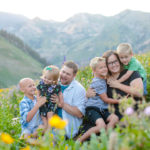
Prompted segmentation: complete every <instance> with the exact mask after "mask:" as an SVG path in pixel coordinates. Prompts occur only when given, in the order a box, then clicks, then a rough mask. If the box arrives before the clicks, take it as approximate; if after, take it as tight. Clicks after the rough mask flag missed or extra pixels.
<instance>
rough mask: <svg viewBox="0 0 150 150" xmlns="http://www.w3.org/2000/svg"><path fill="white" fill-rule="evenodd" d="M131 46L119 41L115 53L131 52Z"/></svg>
mask: <svg viewBox="0 0 150 150" xmlns="http://www.w3.org/2000/svg"><path fill="white" fill-rule="evenodd" d="M132 52H133V50H132V46H131V44H129V43H121V44H119V45H118V47H117V54H124V53H126V54H132Z"/></svg>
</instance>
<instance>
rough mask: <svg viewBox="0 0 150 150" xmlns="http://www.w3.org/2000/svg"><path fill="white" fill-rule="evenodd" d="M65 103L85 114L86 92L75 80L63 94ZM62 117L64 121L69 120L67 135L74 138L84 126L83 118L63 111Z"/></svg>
mask: <svg viewBox="0 0 150 150" xmlns="http://www.w3.org/2000/svg"><path fill="white" fill-rule="evenodd" d="M63 96H64V102H65V103H67V104H69V105H71V106H76V107H77V108H78V109H79V110H80V112H81V113H82V114H83V115H84V114H85V102H86V91H85V89H84V87H83V86H82V85H81V84H80V83H79V82H78V81H76V80H73V81H72V82H71V83H70V85H69V87H68V88H66V89H65V90H64V92H63ZM62 116H63V119H64V120H68V124H67V126H66V135H67V137H68V138H71V137H74V136H75V135H76V134H77V133H78V130H79V127H80V125H81V124H82V118H78V117H76V116H73V115H71V114H69V113H68V112H66V111H65V110H63V109H62Z"/></svg>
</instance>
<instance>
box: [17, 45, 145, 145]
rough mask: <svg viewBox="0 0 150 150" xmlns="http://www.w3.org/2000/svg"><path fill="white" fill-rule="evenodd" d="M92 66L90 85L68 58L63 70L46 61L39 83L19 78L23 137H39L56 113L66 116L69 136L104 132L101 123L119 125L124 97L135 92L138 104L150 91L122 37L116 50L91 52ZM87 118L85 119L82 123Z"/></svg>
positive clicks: (62, 116)
mask: <svg viewBox="0 0 150 150" xmlns="http://www.w3.org/2000/svg"><path fill="white" fill-rule="evenodd" d="M90 67H91V69H92V72H93V79H92V82H91V84H90V87H89V88H88V90H87V91H85V89H84V87H83V86H82V85H81V84H80V83H79V82H78V81H77V80H76V79H75V77H76V74H77V72H78V67H77V65H76V64H75V63H74V62H72V61H66V62H65V63H64V64H63V66H62V68H61V69H60V70H59V68H58V67H56V66H53V65H50V66H47V67H45V68H44V70H43V72H42V76H41V80H40V82H39V84H38V85H37V87H36V86H35V83H34V81H33V80H32V79H31V78H23V79H21V80H20V82H19V86H20V90H21V91H22V92H23V93H24V98H23V99H22V101H21V102H20V116H21V119H20V122H21V127H22V133H21V135H22V136H23V137H24V138H27V137H28V136H30V135H32V136H33V137H37V136H38V131H37V130H38V129H41V130H42V132H43V134H44V133H45V132H46V131H49V130H48V129H51V126H50V124H49V123H48V120H49V119H51V117H52V116H53V115H54V114H57V115H58V116H60V117H61V118H62V119H64V120H68V124H67V125H66V128H65V132H66V138H75V137H77V138H76V139H77V140H78V141H80V142H83V141H85V140H87V139H88V138H89V137H90V136H91V134H92V133H95V134H97V133H100V130H101V129H102V128H104V129H106V130H107V129H109V128H114V127H115V126H116V124H117V123H118V122H119V120H120V119H121V118H122V117H123V115H122V113H120V111H119V103H120V102H121V99H122V98H123V97H132V98H134V100H135V101H136V104H135V106H134V109H135V111H136V110H137V108H138V103H139V102H141V100H142V99H143V97H144V96H145V95H146V94H147V90H146V87H147V85H146V83H147V79H146V72H145V70H144V68H143V66H142V65H141V63H140V62H139V61H138V60H137V59H136V58H135V57H134V56H133V50H132V47H131V45H130V44H129V43H121V44H119V45H118V47H117V49H116V50H115V51H112V50H108V51H106V52H105V53H104V54H103V56H102V57H95V58H93V59H92V60H91V61H90ZM36 91H37V93H36ZM114 91H115V93H116V95H117V96H116V97H115V99H114V97H113V94H114ZM35 95H36V96H35ZM109 104H112V105H114V108H115V111H114V113H110V112H109V109H108V105H109ZM85 118H86V120H87V121H86V124H83V119H85ZM81 126H86V127H85V128H84V132H81V131H80V130H79V129H80V127H81ZM87 126H88V127H87ZM79 131H80V135H79ZM81 133H82V134H81Z"/></svg>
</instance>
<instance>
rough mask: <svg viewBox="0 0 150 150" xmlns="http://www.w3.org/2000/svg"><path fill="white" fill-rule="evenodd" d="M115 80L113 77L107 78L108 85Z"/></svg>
mask: <svg viewBox="0 0 150 150" xmlns="http://www.w3.org/2000/svg"><path fill="white" fill-rule="evenodd" d="M114 80H115V79H114V78H113V77H109V78H107V83H108V84H109V83H110V82H111V81H114Z"/></svg>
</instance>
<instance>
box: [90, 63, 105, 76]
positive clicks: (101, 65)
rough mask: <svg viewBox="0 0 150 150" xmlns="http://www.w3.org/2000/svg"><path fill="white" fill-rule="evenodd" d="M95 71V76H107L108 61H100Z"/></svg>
mask: <svg viewBox="0 0 150 150" xmlns="http://www.w3.org/2000/svg"><path fill="white" fill-rule="evenodd" d="M93 73H94V76H95V77H100V78H105V77H106V76H107V73H108V69H107V66H106V62H105V61H100V62H98V64H97V65H96V68H95V70H93Z"/></svg>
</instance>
